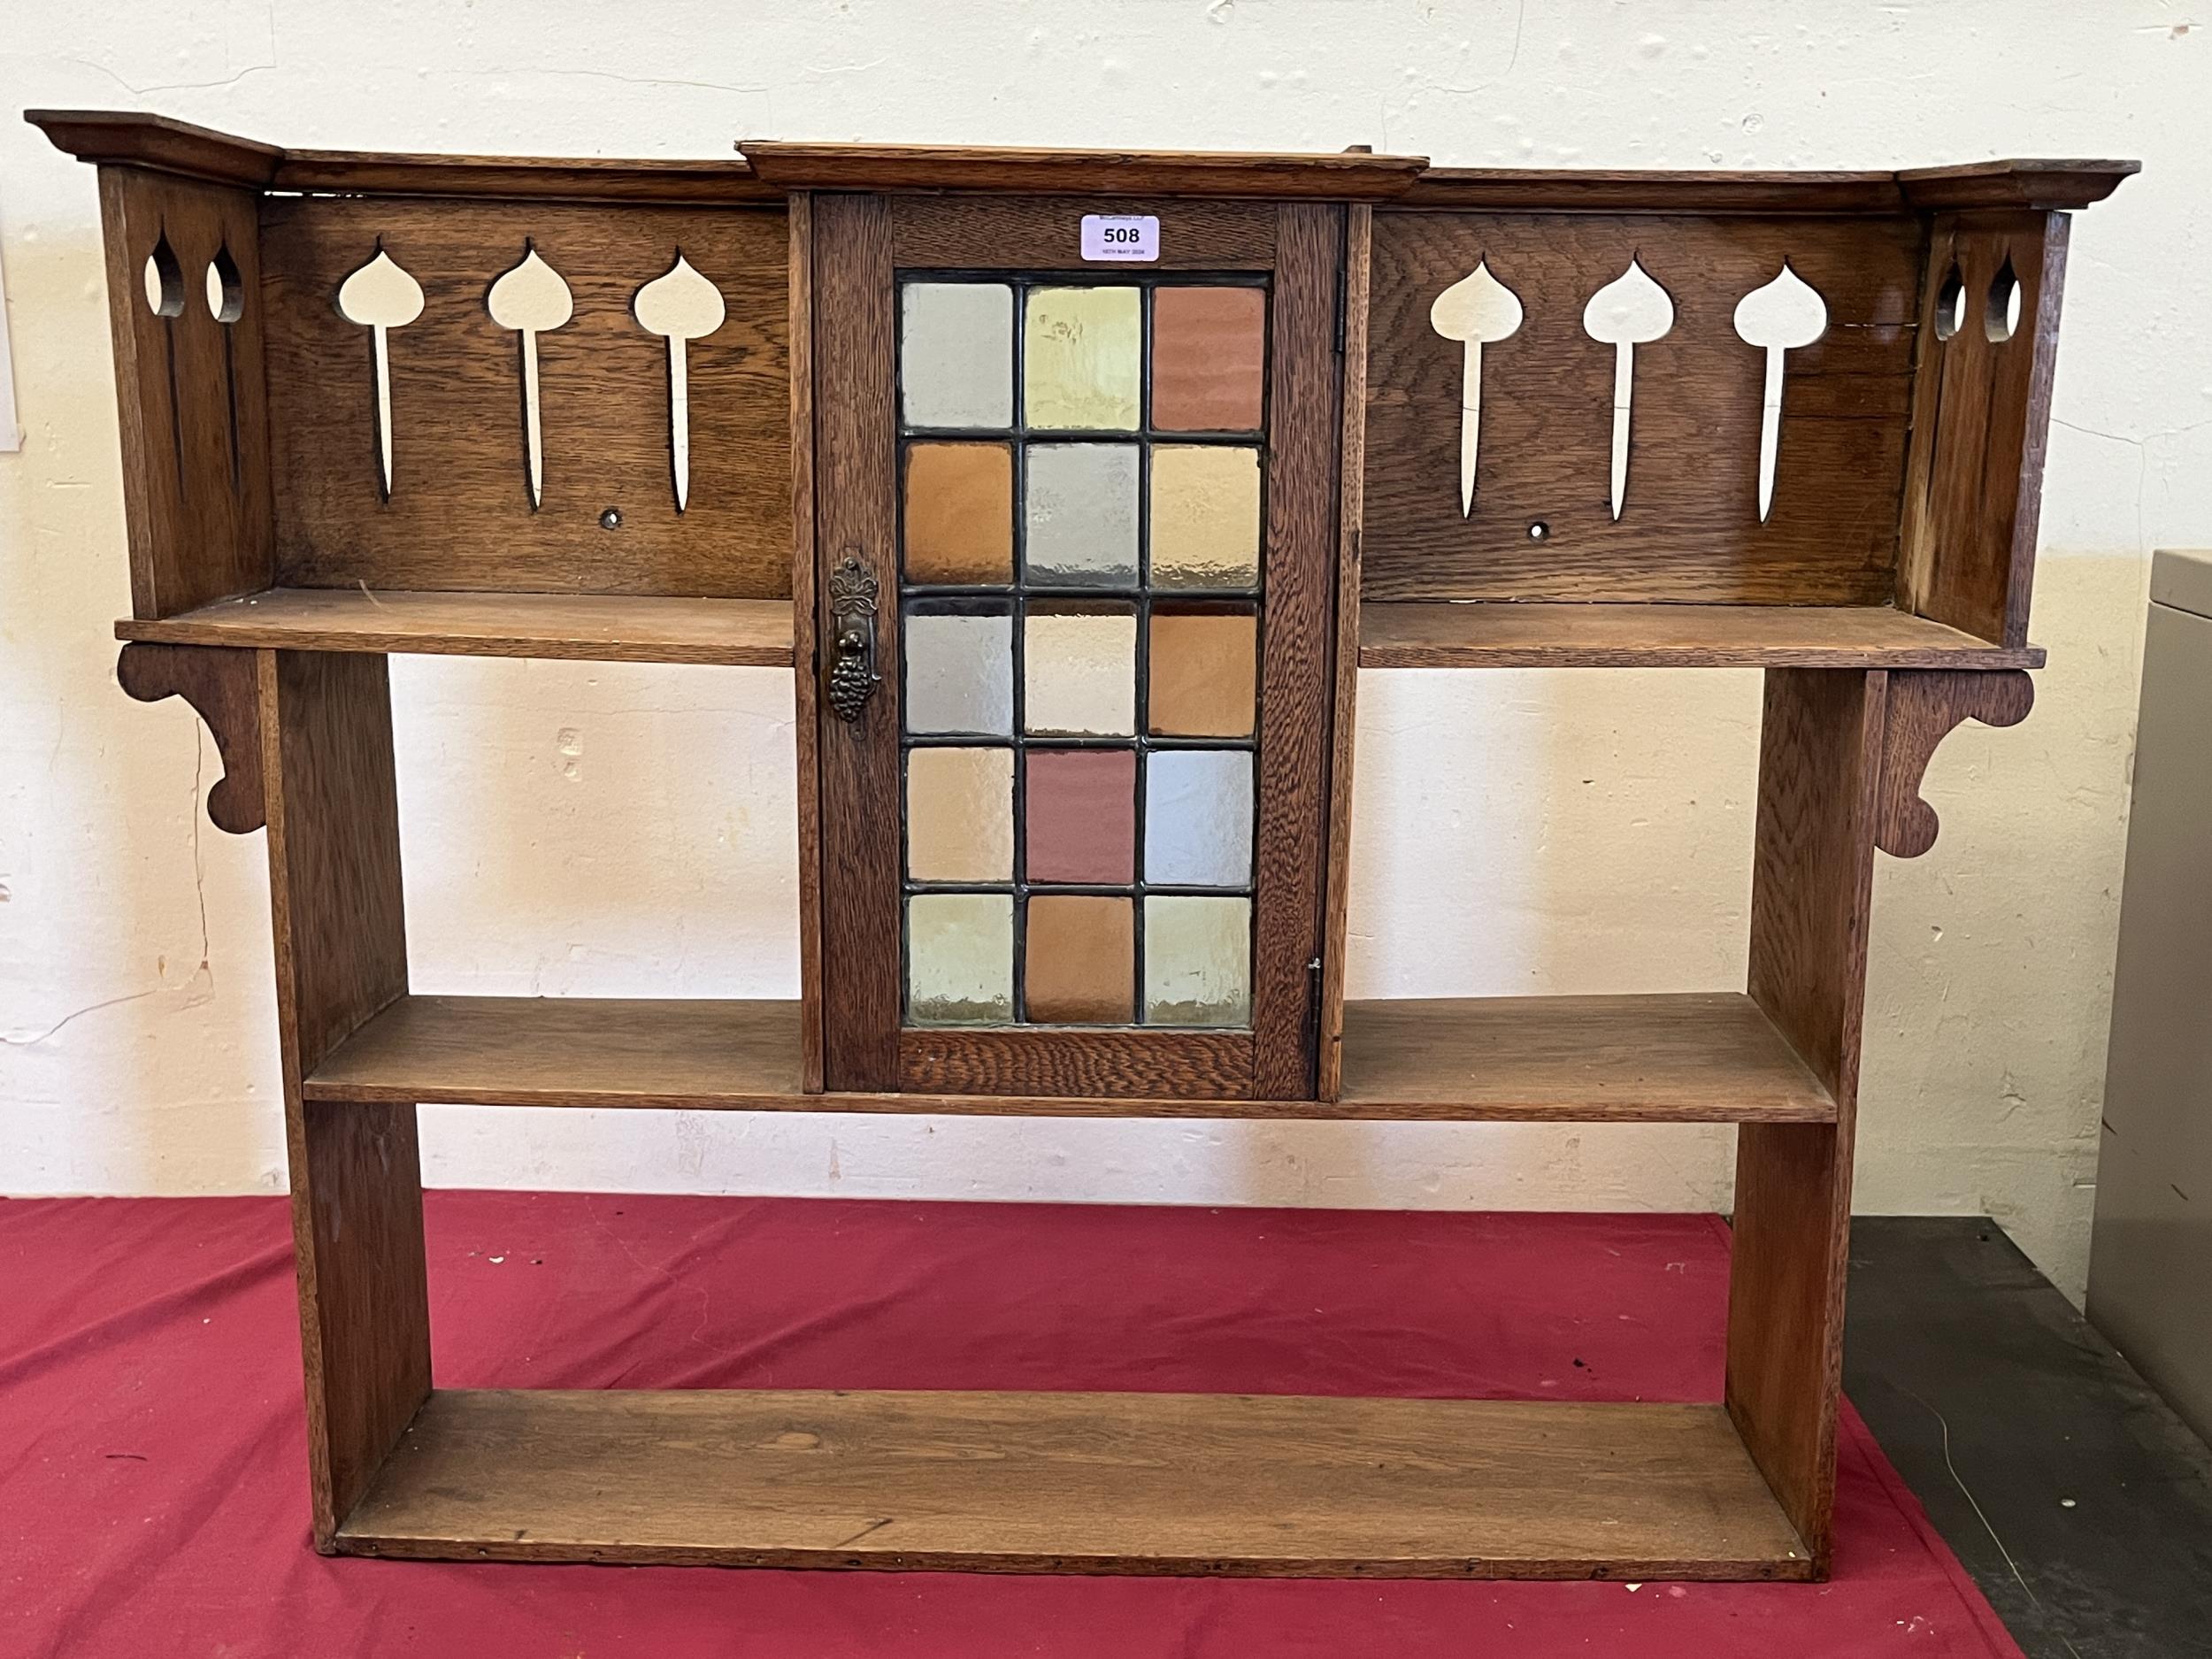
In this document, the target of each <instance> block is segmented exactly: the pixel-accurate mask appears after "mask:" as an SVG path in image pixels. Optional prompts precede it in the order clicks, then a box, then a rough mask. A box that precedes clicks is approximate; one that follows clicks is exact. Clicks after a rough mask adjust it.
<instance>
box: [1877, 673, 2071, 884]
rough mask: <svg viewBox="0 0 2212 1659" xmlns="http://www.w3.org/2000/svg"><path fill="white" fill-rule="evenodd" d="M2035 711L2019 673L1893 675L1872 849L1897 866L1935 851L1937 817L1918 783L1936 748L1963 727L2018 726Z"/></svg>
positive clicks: (2031, 690)
mask: <svg viewBox="0 0 2212 1659" xmlns="http://www.w3.org/2000/svg"><path fill="white" fill-rule="evenodd" d="M2034 706H2035V682H2034V681H2033V680H2030V679H2029V678H2028V676H2027V674H2026V673H2025V672H2024V671H2023V670H2020V669H2017V668H2004V669H1928V670H1920V669H1904V670H1894V671H1893V672H1891V674H1890V677H1889V695H1888V699H1887V711H1886V714H1885V715H1884V717H1883V726H1882V770H1881V779H1880V787H1879V788H1878V792H1877V799H1876V803H1875V812H1874V844H1875V845H1876V846H1877V847H1878V848H1880V849H1882V850H1883V851H1884V852H1886V853H1889V854H1891V855H1893V856H1895V857H1899V858H1917V857H1919V856H1920V855H1921V854H1923V853H1924V852H1926V851H1927V850H1928V849H1929V848H1931V847H1932V846H1934V845H1935V840H1936V830H1937V827H1938V825H1937V820H1936V810H1935V809H1934V808H1933V807H1932V806H1930V805H1929V804H1928V803H1926V802H1925V801H1924V800H1922V799H1921V798H1920V783H1921V780H1922V779H1923V778H1924V776H1925V775H1926V773H1927V771H1928V763H1929V761H1931V760H1932V759H1933V758H1934V757H1935V752H1936V748H1937V746H1938V745H1939V744H1940V743H1941V742H1942V741H1943V740H1944V739H1945V738H1946V737H1947V736H1949V735H1950V733H1951V731H1952V728H1953V727H1955V726H1957V725H1959V723H1960V722H1962V721H1963V720H1979V721H1980V722H1981V723H1982V724H1983V725H1985V726H2017V725H2019V724H2020V722H2021V721H2023V720H2024V719H2026V718H2028V710H2031V709H2032V708H2033V707H2034Z"/></svg>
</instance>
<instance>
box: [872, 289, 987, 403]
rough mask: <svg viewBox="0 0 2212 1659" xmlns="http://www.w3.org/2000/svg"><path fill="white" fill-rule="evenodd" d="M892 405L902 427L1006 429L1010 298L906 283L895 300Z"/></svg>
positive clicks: (985, 290) (978, 291)
mask: <svg viewBox="0 0 2212 1659" xmlns="http://www.w3.org/2000/svg"><path fill="white" fill-rule="evenodd" d="M899 398H900V404H901V408H902V412H903V414H904V416H905V419H906V424H907V425H908V426H1012V425H1013V424H1014V290H1013V289H1012V288H1008V287H1007V286H1006V285H1005V284H1004V283H1001V282H909V283H907V284H906V285H905V286H904V287H903V288H901V290H900V292H899Z"/></svg>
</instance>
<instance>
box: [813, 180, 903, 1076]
mask: <svg viewBox="0 0 2212 1659" xmlns="http://www.w3.org/2000/svg"><path fill="white" fill-rule="evenodd" d="M813 229H814V243H815V250H816V257H815V265H814V271H815V277H816V290H815V300H814V317H815V321H816V323H817V324H818V327H817V328H816V330H815V334H814V346H813V349H814V364H815V379H816V390H817V396H816V399H815V427H814V431H815V443H816V457H815V465H816V466H817V469H818V472H817V475H818V477H819V478H821V479H823V480H826V481H827V482H828V484H829V486H830V487H829V488H825V489H823V490H822V491H821V492H820V493H819V495H818V500H817V503H816V508H815V532H816V549H817V554H818V558H819V560H820V561H821V563H822V564H823V565H826V566H828V567H831V568H834V567H835V566H836V565H839V564H840V563H841V562H842V561H843V560H844V559H846V558H848V557H850V558H856V559H857V560H859V561H860V564H861V566H862V568H863V569H864V570H865V571H866V572H868V573H869V574H870V575H872V577H874V579H875V580H876V582H877V584H878V588H879V597H878V600H877V604H876V665H877V670H878V672H880V673H881V674H882V675H883V681H882V683H881V684H880V685H879V686H878V687H876V690H875V695H873V696H872V697H871V698H870V699H869V700H868V703H867V706H866V707H865V708H864V709H863V710H862V711H861V715H860V718H858V719H857V720H854V721H846V720H841V719H838V718H834V717H833V716H832V715H829V714H826V713H824V714H818V716H817V719H816V729H817V731H818V733H819V741H820V744H821V748H820V751H819V753H818V756H817V765H818V771H819V780H820V799H821V801H822V803H823V805H824V811H823V815H822V824H821V831H820V834H821V856H820V869H821V879H822V883H823V887H824V890H825V891H826V893H827V894H829V895H833V902H831V903H830V904H828V905H827V906H826V908H825V910H824V911H823V915H822V986H823V995H824V998H825V1001H826V1002H832V1003H833V1004H834V1006H835V1008H836V1010H837V1011H836V1022H835V1032H834V1035H833V1038H832V1039H831V1040H830V1041H829V1042H828V1044H827V1048H826V1053H825V1055H824V1057H823V1077H824V1079H825V1082H826V1087H830V1088H833V1089H858V1090H876V1089H890V1088H895V1087H898V1079H899V1018H900V1004H901V998H900V985H899V981H900V978H901V963H900V951H899V948H898V941H899V939H900V937H901V932H900V929H901V918H900V915H899V874H900V861H901V858H902V851H901V841H902V838H903V835H904V833H905V831H904V826H903V823H902V791H903V784H902V780H901V773H900V767H899V746H898V737H897V733H898V731H899V719H900V707H899V704H900V685H899V676H898V674H897V673H896V672H895V668H894V665H895V664H897V663H898V662H900V661H901V660H902V659H901V657H900V655H899V606H898V590H899V587H898V583H899V577H898V566H897V562H896V561H897V557H898V549H897V541H896V539H895V536H894V535H893V534H892V512H893V492H894V489H895V483H894V480H893V472H894V468H895V457H894V453H893V451H894V448H895V433H896V430H897V429H896V426H895V424H894V411H893V409H892V387H893V376H892V370H891V353H892V341H891V307H892V303H893V297H892V289H891V209H890V204H888V203H887V202H886V201H885V200H884V199H883V198H881V197H879V196H823V197H821V198H820V199H819V200H818V201H817V203H816V204H815V207H814V227H813ZM826 604H827V598H826V595H823V594H818V595H817V596H816V600H815V616H814V626H815V629H816V637H817V638H820V637H821V636H822V634H823V633H824V632H826V630H827V628H828V626H829V624H830V618H829V616H828V614H827V611H826ZM810 672H817V673H818V672H820V671H819V668H818V667H816V668H815V669H813V670H810ZM830 803H836V808H835V810H830Z"/></svg>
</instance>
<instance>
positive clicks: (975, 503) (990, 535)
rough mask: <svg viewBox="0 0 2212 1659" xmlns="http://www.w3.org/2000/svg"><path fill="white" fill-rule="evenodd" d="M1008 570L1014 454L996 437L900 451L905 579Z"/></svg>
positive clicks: (983, 577)
mask: <svg viewBox="0 0 2212 1659" xmlns="http://www.w3.org/2000/svg"><path fill="white" fill-rule="evenodd" d="M1013 576H1014V457H1013V452H1012V450H1010V449H1009V448H1008V447H1007V446H1006V445H1005V444H1002V443H917V444H911V445H910V446H908V449H907V451H906V580H908V581H910V582H919V583H925V584H926V583H931V582H962V583H966V582H1004V581H1011V580H1013Z"/></svg>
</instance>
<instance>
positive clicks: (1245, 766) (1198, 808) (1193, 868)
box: [1144, 749, 1252, 887]
mask: <svg viewBox="0 0 2212 1659" xmlns="http://www.w3.org/2000/svg"><path fill="white" fill-rule="evenodd" d="M1144 879H1146V880H1147V881H1148V882H1152V883H1154V884H1155V885H1157V886H1160V887H1244V886H1247V885H1248V884H1249V883H1250V881H1251V879H1252V756H1251V754H1250V752H1249V751H1248V750H1246V749H1156V750H1155V751H1154V752H1153V753H1152V755H1151V756H1150V757H1148V759H1147V760H1146V762H1145V781H1144Z"/></svg>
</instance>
